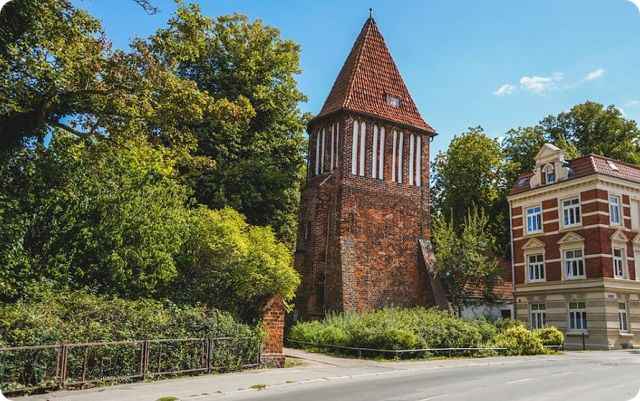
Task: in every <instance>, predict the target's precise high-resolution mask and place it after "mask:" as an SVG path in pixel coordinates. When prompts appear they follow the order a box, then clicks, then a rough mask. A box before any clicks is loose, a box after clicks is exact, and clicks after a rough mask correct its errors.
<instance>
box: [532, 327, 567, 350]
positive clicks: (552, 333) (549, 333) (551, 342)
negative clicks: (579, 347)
mask: <svg viewBox="0 0 640 401" xmlns="http://www.w3.org/2000/svg"><path fill="white" fill-rule="evenodd" d="M533 333H534V334H535V335H536V336H537V337H538V338H539V339H540V341H542V344H543V345H545V346H559V345H563V344H564V334H562V332H561V331H560V330H558V329H557V328H555V327H545V328H543V329H539V330H535V331H534V332H533Z"/></svg>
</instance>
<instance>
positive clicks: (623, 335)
mask: <svg viewBox="0 0 640 401" xmlns="http://www.w3.org/2000/svg"><path fill="white" fill-rule="evenodd" d="M618 334H619V335H620V337H633V333H629V332H628V331H621V332H620V333H618Z"/></svg>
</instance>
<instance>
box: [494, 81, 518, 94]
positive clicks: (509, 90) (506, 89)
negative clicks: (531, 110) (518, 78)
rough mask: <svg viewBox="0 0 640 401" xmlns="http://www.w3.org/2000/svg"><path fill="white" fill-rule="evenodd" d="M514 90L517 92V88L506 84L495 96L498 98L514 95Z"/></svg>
mask: <svg viewBox="0 0 640 401" xmlns="http://www.w3.org/2000/svg"><path fill="white" fill-rule="evenodd" d="M514 90H516V87H515V86H513V85H511V84H504V85H502V86H501V87H499V88H498V89H497V90H496V91H495V92H493V94H494V95H496V96H506V95H510V94H512V93H513V91H514Z"/></svg>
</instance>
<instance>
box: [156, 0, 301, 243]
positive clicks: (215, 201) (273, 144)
mask: <svg viewBox="0 0 640 401" xmlns="http://www.w3.org/2000/svg"><path fill="white" fill-rule="evenodd" d="M148 46H149V48H150V49H152V51H153V54H154V55H155V56H156V57H157V58H159V59H167V60H173V62H175V70H176V73H177V75H179V76H180V77H182V78H184V79H189V80H191V81H193V82H195V83H196V84H197V87H198V88H199V89H200V90H202V91H204V92H206V93H207V94H208V95H209V96H211V97H212V98H214V99H216V101H222V102H227V103H236V104H240V105H241V110H240V111H238V114H239V115H240V116H241V117H243V118H244V117H248V118H247V119H245V120H243V124H242V125H241V126H235V127H229V126H228V125H229V124H225V121H226V120H224V119H222V120H221V119H219V118H206V117H205V121H204V123H203V124H202V125H201V127H200V128H199V130H198V131H197V138H198V147H197V151H196V153H197V154H198V155H199V156H204V157H207V158H210V159H212V160H214V161H215V165H213V166H212V167H211V168H209V169H200V170H198V171H197V172H194V173H193V174H191V182H192V185H193V187H194V188H195V189H196V194H197V198H198V201H199V202H200V203H202V204H205V205H208V206H209V207H211V208H221V207H224V206H231V207H233V208H234V209H236V210H238V211H240V212H241V213H243V214H244V215H245V216H246V217H247V219H248V222H249V223H250V224H255V225H271V226H272V227H273V228H274V230H275V231H276V233H277V234H278V236H279V238H281V239H283V240H285V241H287V242H288V243H289V244H292V243H293V241H294V240H295V232H296V230H295V224H296V216H297V204H298V194H299V186H300V183H301V180H302V169H303V167H304V145H305V140H304V127H305V122H306V117H305V116H304V115H303V114H302V113H301V111H300V109H299V108H298V105H299V103H300V102H302V101H304V100H306V98H305V97H304V95H303V94H302V93H301V92H300V91H299V90H298V88H297V83H296V79H295V78H296V75H297V74H299V73H300V65H299V57H300V55H299V53H300V48H299V46H298V45H297V44H295V43H294V42H292V41H290V40H284V39H282V38H281V37H280V33H279V31H278V30H277V29H275V28H272V27H269V26H266V25H264V24H263V23H262V22H261V21H260V20H257V21H254V22H250V21H249V20H248V19H247V18H246V17H244V16H242V15H231V16H222V17H218V18H216V19H211V18H208V17H206V16H203V15H202V14H201V12H200V9H199V7H198V6H197V5H195V4H190V5H187V6H181V7H179V9H178V11H177V13H176V16H175V17H174V18H172V19H171V20H170V21H169V26H168V27H167V28H166V29H161V30H159V31H158V32H157V33H156V34H155V35H154V36H153V37H151V38H150V39H149V40H148ZM221 121H222V123H221ZM234 121H235V120H234Z"/></svg>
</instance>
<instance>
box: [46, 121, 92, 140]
mask: <svg viewBox="0 0 640 401" xmlns="http://www.w3.org/2000/svg"><path fill="white" fill-rule="evenodd" d="M51 125H53V126H54V127H58V128H62V129H63V130H65V131H68V132H70V133H72V134H74V135H76V136H79V137H85V136H88V135H91V134H92V133H91V132H82V131H78V130H77V129H75V128H71V127H70V126H68V125H66V124H62V123H61V122H59V121H53V122H51Z"/></svg>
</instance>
